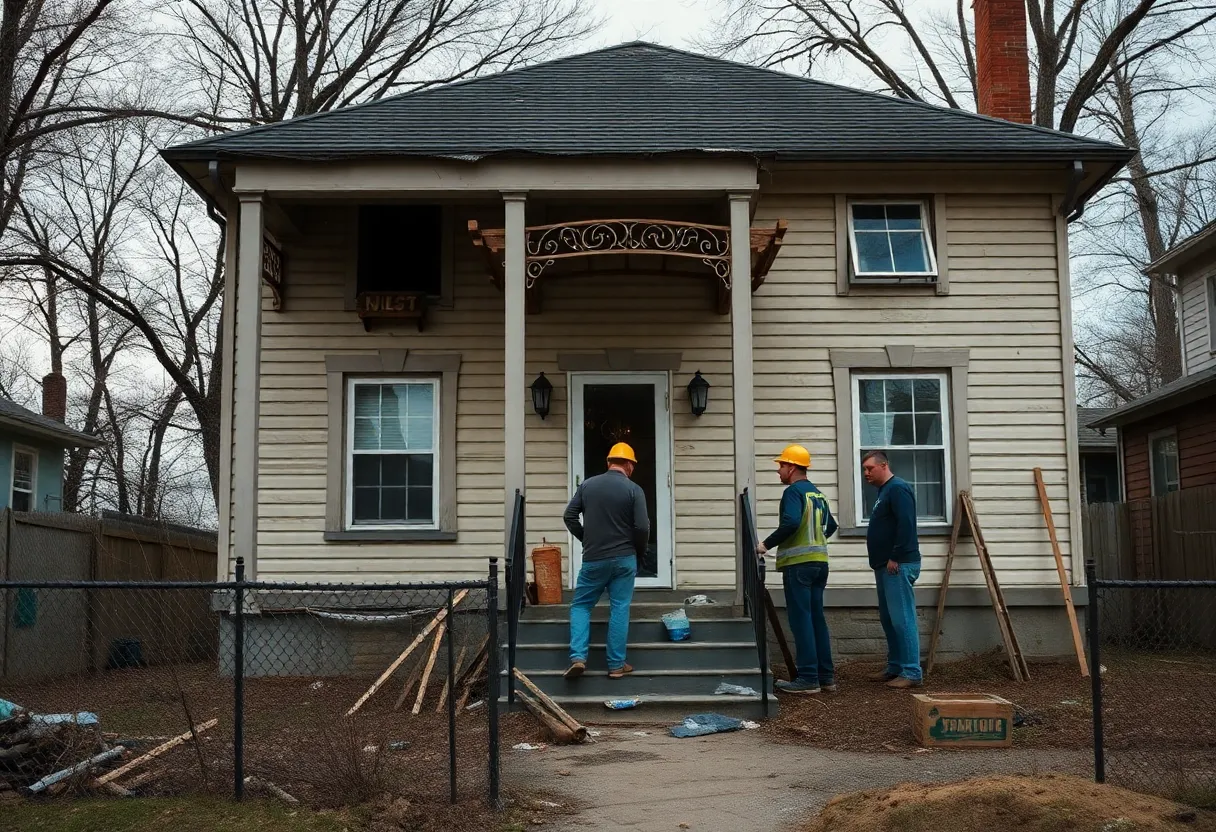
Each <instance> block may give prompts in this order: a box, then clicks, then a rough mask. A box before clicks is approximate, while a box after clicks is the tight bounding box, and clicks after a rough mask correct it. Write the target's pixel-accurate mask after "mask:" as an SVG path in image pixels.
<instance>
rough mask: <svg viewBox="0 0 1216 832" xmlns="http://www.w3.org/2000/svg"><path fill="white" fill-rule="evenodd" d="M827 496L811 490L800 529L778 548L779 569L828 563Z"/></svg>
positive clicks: (803, 510) (803, 511) (808, 493)
mask: <svg viewBox="0 0 1216 832" xmlns="http://www.w3.org/2000/svg"><path fill="white" fill-rule="evenodd" d="M826 506H827V497H825V496H823V495H822V494H820V493H819V492H818V491H809V492H807V495H806V505H805V506H804V507H803V509H802V523H801V524H799V526H798V531H796V532H794V533H793V534H792V535H791V536H790V538H789V540H787V541H785V543H783V544H781V547H780V548H779V549H778V550H777V569H778V571H780V570H782V569H785V568H786V567H787V566H796V565H797V564H799V563H811V562H819V563H827V560H828V539H827V536H826V535H825V534H824V527H825V525H826V520H825V518H826V517H827V512H826V511H824V507H826Z"/></svg>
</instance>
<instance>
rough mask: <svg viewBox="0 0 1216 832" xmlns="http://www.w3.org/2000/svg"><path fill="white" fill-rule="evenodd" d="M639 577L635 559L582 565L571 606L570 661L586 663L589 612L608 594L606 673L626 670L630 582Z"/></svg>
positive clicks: (589, 631)
mask: <svg viewBox="0 0 1216 832" xmlns="http://www.w3.org/2000/svg"><path fill="white" fill-rule="evenodd" d="M637 576H638V559H637V557H636V556H634V555H625V556H624V557H619V558H608V559H607V560H592V561H586V562H584V563H583V566H582V568H581V569H579V570H578V582H577V583H576V584H575V586H574V600H573V602H571V604H570V661H571V662H585V661H587V650H588V648H589V646H590V642H591V608H592V607H594V606H595V603H596V601H598V600H600V596H601V595H603V594H604V590H605V589H606V590H608V601H609V603H610V604H611V607H612V608H611V611H610V612H609V616H608V650H607V653H608V669H609V670H617V669H619V668H621V667H624V666H625V644H626V642H628V641H629V604H630V603H631V602H632V601H633V581H634V579H635V578H636V577H637Z"/></svg>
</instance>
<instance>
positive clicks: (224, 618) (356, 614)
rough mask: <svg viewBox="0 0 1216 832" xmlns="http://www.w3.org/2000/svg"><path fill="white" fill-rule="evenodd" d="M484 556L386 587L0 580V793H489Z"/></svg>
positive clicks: (298, 797) (310, 798) (323, 800)
mask: <svg viewBox="0 0 1216 832" xmlns="http://www.w3.org/2000/svg"><path fill="white" fill-rule="evenodd" d="M497 611H498V563H497V560H491V561H490V571H489V576H488V578H487V579H486V580H480V581H463V582H444V583H399V584H298V583H297V584H293V583H265V582H262V583H258V582H250V581H246V580H244V575H243V567H242V566H241V565H240V564H239V563H238V567H237V575H236V580H233V581H228V582H221V583H214V582H123V581H110V582H99V581H58V582H56V581H42V582H38V581H25V582H21V581H9V582H0V613H3V614H2V616H0V642H2V643H3V644H4V645H6V647H7V648H8V649H7V650H5V651H4V652H3V655H4V656H5V657H6V659H5V661H4V662H3V664H0V791H2V790H6V789H11V790H14V791H18V792H21V793H33V794H47V793H49V794H65V795H71V794H82V793H87V794H96V793H103V794H121V795H125V794H140V795H176V794H183V793H200V792H201V793H212V794H231V795H232V796H233V797H235V798H236V799H241V798H242V797H243V796H244V794H245V793H246V791H256V792H259V793H262V794H268V795H270V796H273V797H275V798H277V799H280V800H284V801H287V802H294V801H298V802H300V803H303V804H306V805H311V806H317V807H327V806H338V805H344V804H349V803H353V802H360V801H363V800H369V799H372V798H373V797H375V796H377V795H380V794H383V793H390V792H391V793H392V794H394V795H395V796H398V797H405V798H407V799H409V800H413V801H415V802H418V803H423V804H426V803H431V804H433V803H435V802H436V801H441V800H443V801H450V802H452V803H455V802H458V801H463V800H482V799H484V800H488V801H490V802H491V803H492V804H497V803H498V792H499V769H498V724H497V708H496V707H493V705H494V703H496V702H497V698H498V681H499V656H500V653H499V650H498V649H497V645H498V615H497Z"/></svg>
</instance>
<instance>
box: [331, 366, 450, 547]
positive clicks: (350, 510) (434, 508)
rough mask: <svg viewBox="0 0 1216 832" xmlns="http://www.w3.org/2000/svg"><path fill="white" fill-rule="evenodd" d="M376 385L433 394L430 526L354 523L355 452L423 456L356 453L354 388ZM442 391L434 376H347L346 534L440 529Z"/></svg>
mask: <svg viewBox="0 0 1216 832" xmlns="http://www.w3.org/2000/svg"><path fill="white" fill-rule="evenodd" d="M361 384H362V385H375V386H377V387H382V386H385V385H392V384H418V385H422V384H425V385H429V386H430V387H431V388H432V389H433V391H434V394H433V396H432V403H433V413H432V417H431V419H432V421H431V425H432V436H431V449H430V452H429V453H430V454H431V518H432V520H431V522H430V523H355V455H356V454H357V453H364V454H376V455H378V456H381V455H384V454H401V455H403V456H404V455H411V454H419V453H426V451H420V450H418V449H413V450H409V451H382V450H376V451H362V452H358V451H356V450H355V387H357V386H358V385H361ZM441 392H442V390H441V388H440V379H438V378H435V377H434V376H391V377H390V376H348V377H347V379H346V438H345V441H344V443H343V448H342V455H343V456H344V457H345V461H344V463H343V464H344V466H345V471H346V476H345V478H344V480H345V489H346V494H345V495H343V501H344V503H345V505H346V511H345V517H344V523H343V526H344V528H345V529H346V530H347V531H358V530H365V529H366V530H370V529H375V530H419V531H426V530H438V529H439V483H440V471H439V465H440V459H439V457H440V448H441V447H442V439H441V437H440V434H441V432H442V430H443V426H442V425H441V424H440V423H439V396H440V394H441Z"/></svg>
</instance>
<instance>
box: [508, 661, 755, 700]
mask: <svg viewBox="0 0 1216 832" xmlns="http://www.w3.org/2000/svg"><path fill="white" fill-rule="evenodd" d="M521 670H522V668H521ZM563 672H564V670H537V671H532V672H528V671H527V670H524V673H525V674H526V675H527V677H528V678H529V679H531V680H532V681H533V682H534V683H535V684H536V686H537V687H539V688H540V689H541V690H543V691H544V692H545V693H547V694H549V695H550V696H552V697H555V698H556V697H559V696H594V697H597V698H599V699H600V700H601V701H602V700H604V699H623V698H625V699H627V698H629V697H634V696H656V695H664V696H679V697H685V696H713V695H714V691H715V690H716V689H717V687H718V685H720V684H722V683H723V682H726V683H727V684H731V685H739V686H741V687H749V688H752V689H754V690H756V691H759V690H760V671H759V670H755V669H753V670H736V669H729V668H722V669H718V670H693V669H679V670H650V671H640V670H635V671H634V672H633V673H631V674H629V675H628V676H626V677H625V678H623V679H609V678H608V671H606V670H588V671H587V672H586V673H584V674H583V675H582V676H580V677H579V678H577V679H566V678H565V677H564V676H563V675H562V674H563ZM503 675H504V677H505V675H506V671H505V670H504V671H503Z"/></svg>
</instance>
